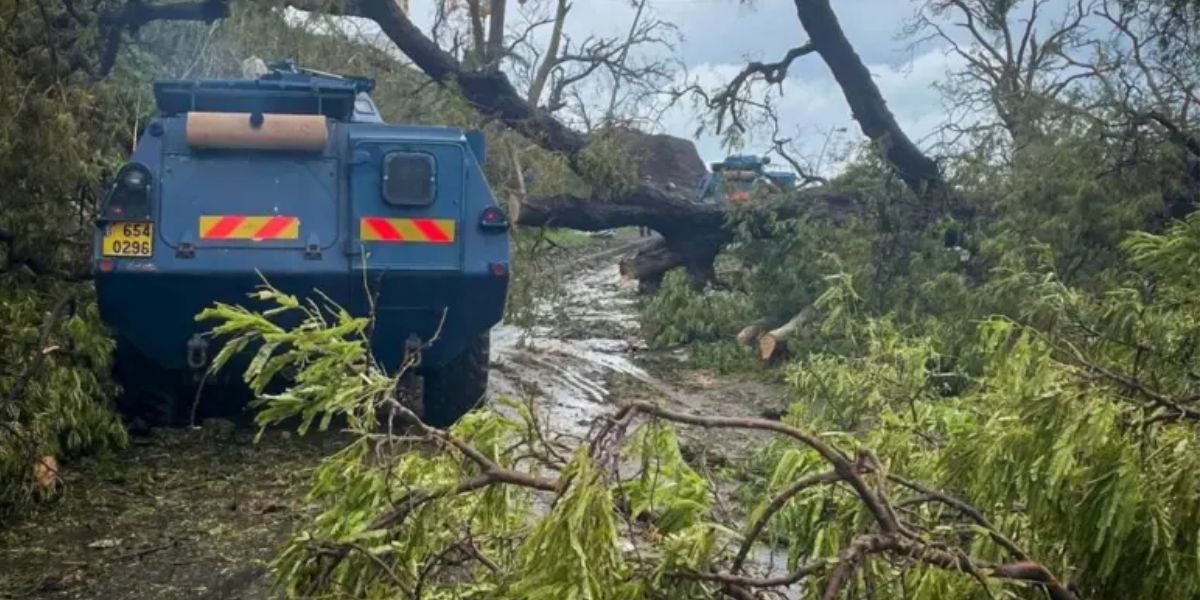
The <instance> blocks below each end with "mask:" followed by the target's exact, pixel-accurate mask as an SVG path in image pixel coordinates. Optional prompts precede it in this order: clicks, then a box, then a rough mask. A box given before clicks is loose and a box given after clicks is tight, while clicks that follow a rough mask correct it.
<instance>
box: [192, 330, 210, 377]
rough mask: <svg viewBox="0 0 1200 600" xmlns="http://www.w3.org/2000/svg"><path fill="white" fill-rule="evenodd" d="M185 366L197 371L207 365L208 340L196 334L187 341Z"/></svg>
mask: <svg viewBox="0 0 1200 600" xmlns="http://www.w3.org/2000/svg"><path fill="white" fill-rule="evenodd" d="M187 364H188V366H189V367H191V368H192V369H195V370H197V371H198V370H200V369H203V368H204V366H205V365H207V364H208V340H206V339H204V337H203V336H201V335H200V334H198V333H196V334H193V335H192V337H191V338H189V339H188V342H187Z"/></svg>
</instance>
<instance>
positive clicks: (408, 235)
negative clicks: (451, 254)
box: [358, 217, 455, 244]
mask: <svg viewBox="0 0 1200 600" xmlns="http://www.w3.org/2000/svg"><path fill="white" fill-rule="evenodd" d="M454 226H455V221H454V219H390V218H387V217H363V218H362V219H361V220H360V221H359V225H358V237H359V239H361V240H363V241H365V242H427V243H433V244H449V243H451V242H453V241H454Z"/></svg>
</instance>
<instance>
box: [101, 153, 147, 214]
mask: <svg viewBox="0 0 1200 600" xmlns="http://www.w3.org/2000/svg"><path fill="white" fill-rule="evenodd" d="M150 185H151V176H150V169H147V168H146V167H145V165H141V164H138V163H129V164H127V165H125V166H124V167H121V170H120V171H117V181H116V183H115V184H114V185H113V188H112V190H110V191H109V193H108V198H107V199H106V200H105V202H104V209H103V211H102V212H101V216H102V217H103V218H104V219H108V220H116V219H121V220H148V219H149V218H150Z"/></svg>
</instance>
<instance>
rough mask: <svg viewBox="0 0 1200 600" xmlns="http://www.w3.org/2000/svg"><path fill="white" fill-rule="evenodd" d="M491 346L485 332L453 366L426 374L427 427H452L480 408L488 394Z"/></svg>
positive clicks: (451, 362)
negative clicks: (463, 417) (477, 407)
mask: <svg viewBox="0 0 1200 600" xmlns="http://www.w3.org/2000/svg"><path fill="white" fill-rule="evenodd" d="M490 346H491V337H490V336H489V334H488V333H486V332H485V333H484V334H483V335H481V336H479V338H478V339H476V340H475V342H474V343H472V344H471V346H470V347H469V348H467V349H466V350H465V351H463V353H462V354H459V355H458V356H456V357H454V358H453V359H451V360H450V362H448V363H446V364H444V365H442V366H440V367H436V368H433V369H429V370H428V371H425V372H424V379H425V382H424V387H425V389H424V392H423V398H424V404H425V417H424V418H425V422H426V423H428V424H430V425H433V426H434V427H449V426H450V425H453V424H454V422H455V421H457V420H458V419H459V418H461V417H462V416H463V415H465V414H467V413H468V412H471V409H473V408H475V407H476V406H478V405H479V403H480V402H481V401H482V400H483V395H484V392H485V391H487V380H488V350H489V348H490Z"/></svg>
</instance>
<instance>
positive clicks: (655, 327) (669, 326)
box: [642, 269, 750, 347]
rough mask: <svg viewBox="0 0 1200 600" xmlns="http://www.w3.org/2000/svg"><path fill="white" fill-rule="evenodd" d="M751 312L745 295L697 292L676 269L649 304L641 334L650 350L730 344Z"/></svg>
mask: <svg viewBox="0 0 1200 600" xmlns="http://www.w3.org/2000/svg"><path fill="white" fill-rule="evenodd" d="M749 308H750V299H749V298H748V297H747V296H746V295H745V294H739V293H734V292H728V291H723V290H715V289H705V290H702V291H696V290H695V289H693V288H692V286H691V283H690V282H689V281H688V277H687V274H686V273H684V272H683V270H682V269H675V270H673V271H671V272H669V273H667V275H666V277H664V278H663V284H662V288H661V289H660V290H659V291H658V293H657V294H655V295H654V297H652V298H650V299H649V301H648V302H647V305H646V308H645V317H644V318H643V320H642V333H643V335H645V337H646V341H648V342H649V343H650V345H651V346H658V347H663V346H673V345H678V344H686V343H689V342H717V341H722V340H727V339H729V338H732V337H733V336H734V335H736V334H737V332H738V330H740V329H741V328H742V327H744V326H745V325H746V323H745V321H744V319H745V318H746V315H747V313H748V311H749Z"/></svg>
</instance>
